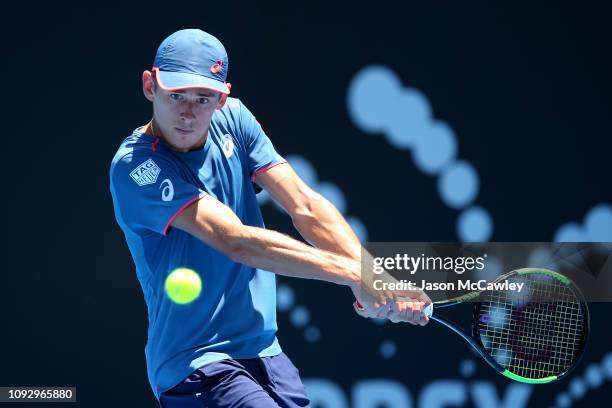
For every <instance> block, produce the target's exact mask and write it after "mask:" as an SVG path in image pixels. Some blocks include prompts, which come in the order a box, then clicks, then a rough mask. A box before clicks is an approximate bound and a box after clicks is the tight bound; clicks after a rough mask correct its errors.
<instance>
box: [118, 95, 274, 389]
mask: <svg viewBox="0 0 612 408" xmlns="http://www.w3.org/2000/svg"><path fill="white" fill-rule="evenodd" d="M284 162H285V161H284V160H283V158H282V157H281V156H280V155H279V154H278V153H277V152H276V151H275V149H274V147H273V145H272V143H271V142H270V139H268V137H267V136H266V134H265V133H264V131H263V130H262V128H261V126H260V125H259V123H258V122H257V121H256V120H255V118H254V117H253V115H252V114H251V112H249V110H248V109H247V108H246V107H245V106H244V105H243V104H242V103H241V102H240V101H239V100H238V99H234V98H228V101H227V103H226V105H225V106H224V107H223V108H222V109H220V110H217V111H215V113H214V114H213V117H212V122H211V124H210V128H209V132H208V137H207V139H206V143H205V145H204V147H203V148H202V149H199V150H195V151H190V152H186V153H180V152H177V151H174V150H172V149H171V148H170V147H169V146H168V145H167V144H165V143H164V142H163V141H160V140H159V139H157V138H154V137H153V136H151V135H148V134H145V133H143V131H142V128H139V129H136V130H135V131H134V133H133V134H132V135H131V136H129V137H127V138H126V139H125V140H124V141H123V143H122V144H121V146H120V147H119V149H118V151H117V153H116V154H115V157H114V158H113V161H112V164H111V168H110V189H111V193H112V197H113V205H114V208H115V217H116V219H117V222H118V224H119V226H120V227H121V229H122V230H123V232H124V234H125V238H126V240H127V244H128V247H129V249H130V252H131V254H132V258H133V259H134V263H135V265H136V274H137V275H138V280H139V281H140V285H141V287H142V290H143V292H144V297H145V301H146V304H147V309H148V317H149V329H148V341H147V345H146V347H145V354H146V359H147V371H148V376H149V381H150V383H151V387H152V388H153V391H154V393H155V395H156V397H157V398H159V394H161V393H162V392H164V391H166V390H168V389H170V388H172V387H173V386H175V385H177V384H178V383H179V382H181V381H182V380H183V379H184V378H185V377H187V376H188V375H189V374H191V373H192V372H193V371H194V370H195V369H197V368H199V367H201V366H203V365H205V364H208V363H212V362H215V361H219V360H222V359H226V358H235V359H237V358H255V357H258V356H259V357H265V356H273V355H277V354H279V353H280V352H281V348H280V346H279V344H278V340H277V339H276V329H277V325H276V289H275V275H274V274H273V273H271V272H267V271H263V270H260V269H255V268H251V267H249V266H246V265H242V264H239V263H236V262H233V261H232V260H231V259H229V258H228V257H227V256H225V255H224V254H223V253H221V252H219V251H217V250H215V249H213V248H212V247H210V246H208V245H206V244H205V243H203V242H202V241H200V240H199V239H197V238H195V237H193V236H191V235H190V234H188V233H186V232H184V231H181V230H179V229H173V228H172V227H171V226H170V224H171V223H172V220H173V219H174V218H175V217H176V216H177V215H178V214H179V213H180V212H181V211H182V210H184V209H185V208H186V207H188V206H189V205H190V204H191V203H193V202H195V201H196V200H198V199H200V198H202V197H203V196H205V195H206V194H209V195H211V196H213V197H215V198H216V199H217V200H219V201H221V202H222V203H224V204H225V205H227V206H228V207H229V208H231V209H232V211H234V213H236V215H237V216H238V217H239V218H240V220H241V221H242V223H244V224H245V225H251V226H257V227H263V226H264V223H263V219H262V216H261V212H260V210H259V206H258V204H257V199H256V197H255V194H256V191H257V190H259V187H258V186H257V185H256V184H255V183H254V181H255V176H256V175H257V174H258V173H261V172H263V171H266V170H267V169H269V168H271V167H273V166H275V165H277V164H280V163H284ZM178 267H186V268H191V269H193V270H194V271H196V272H197V273H198V274H199V275H200V277H201V279H202V293H201V295H200V296H199V297H198V298H197V299H196V300H195V301H194V302H192V303H190V304H187V305H180V304H176V303H174V302H172V301H171V300H170V299H169V298H168V297H167V296H166V294H165V292H164V281H165V279H166V277H167V276H168V274H169V273H170V272H171V271H172V270H174V269H175V268H178Z"/></svg>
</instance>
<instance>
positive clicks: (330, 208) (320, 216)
mask: <svg viewBox="0 0 612 408" xmlns="http://www.w3.org/2000/svg"><path fill="white" fill-rule="evenodd" d="M292 219H293V225H294V226H295V228H296V229H297V230H298V231H299V232H300V234H301V235H302V237H304V239H305V240H306V241H308V242H310V243H311V244H312V245H314V246H316V247H317V248H321V249H324V250H327V251H331V252H333V253H336V254H339V255H343V256H347V257H350V258H352V259H357V260H359V259H360V255H361V244H360V242H359V239H358V238H357V236H356V235H355V233H354V232H353V230H352V228H351V227H350V226H349V224H348V223H347V222H346V220H345V219H344V217H343V216H342V214H340V212H339V211H338V210H337V209H336V207H335V206H334V205H333V204H331V203H330V202H329V201H328V200H326V199H325V198H324V197H322V196H321V195H318V194H317V195H315V196H313V197H312V198H311V199H310V200H309V203H308V206H305V207H304V208H302V209H299V210H297V211H296V212H295V214H293V216H292Z"/></svg>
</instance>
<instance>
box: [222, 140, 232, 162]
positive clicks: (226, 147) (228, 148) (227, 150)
mask: <svg viewBox="0 0 612 408" xmlns="http://www.w3.org/2000/svg"><path fill="white" fill-rule="evenodd" d="M221 148H222V149H223V154H224V155H225V157H227V158H228V159H229V158H230V157H232V154H234V141H233V140H232V136H231V135H227V134H226V135H223V136H221Z"/></svg>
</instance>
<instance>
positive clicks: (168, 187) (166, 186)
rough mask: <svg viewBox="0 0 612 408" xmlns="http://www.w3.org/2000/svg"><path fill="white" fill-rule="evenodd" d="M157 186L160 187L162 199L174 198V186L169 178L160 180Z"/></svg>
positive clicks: (170, 199) (169, 199)
mask: <svg viewBox="0 0 612 408" xmlns="http://www.w3.org/2000/svg"><path fill="white" fill-rule="evenodd" d="M159 188H160V189H162V201H172V199H173V198H174V186H173V185H172V182H171V181H170V179H165V180H164V181H162V182H161V184H160V185H159Z"/></svg>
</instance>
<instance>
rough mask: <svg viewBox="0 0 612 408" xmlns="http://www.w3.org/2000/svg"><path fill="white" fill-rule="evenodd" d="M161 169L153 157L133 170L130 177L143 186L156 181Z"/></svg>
mask: <svg viewBox="0 0 612 408" xmlns="http://www.w3.org/2000/svg"><path fill="white" fill-rule="evenodd" d="M160 171H161V169H160V168H159V167H158V166H157V164H155V162H154V161H153V159H147V160H146V161H144V162H142V163H140V164H139V165H138V166H137V167H136V168H135V169H134V170H132V172H131V173H130V177H131V178H132V180H134V181H135V182H136V184H138V185H139V186H141V187H142V186H146V185H147V184H153V183H155V182H156V181H157V176H159V172H160Z"/></svg>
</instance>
